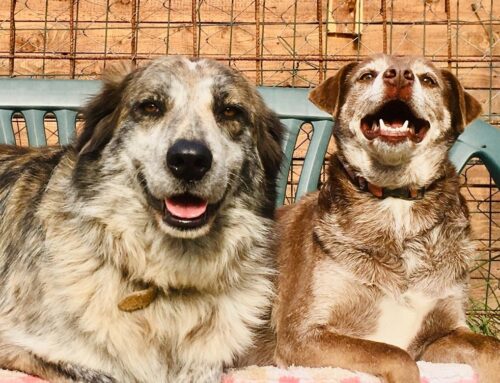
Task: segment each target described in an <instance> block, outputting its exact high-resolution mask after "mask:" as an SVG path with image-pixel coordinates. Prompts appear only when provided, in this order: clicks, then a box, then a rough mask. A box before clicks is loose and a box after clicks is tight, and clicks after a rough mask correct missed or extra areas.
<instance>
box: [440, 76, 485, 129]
mask: <svg viewBox="0 0 500 383" xmlns="http://www.w3.org/2000/svg"><path fill="white" fill-rule="evenodd" d="M441 75H442V76H443V78H444V80H445V82H446V83H447V85H448V86H447V93H448V94H446V95H445V96H446V97H445V99H446V100H447V102H448V106H449V110H450V113H451V124H452V126H453V127H454V128H455V129H456V130H457V132H458V133H462V132H463V131H464V128H465V126H466V125H467V124H468V123H469V122H471V121H472V120H474V119H475V118H477V117H478V116H479V115H480V114H481V111H482V108H481V104H479V102H478V101H477V100H476V99H475V98H474V97H472V96H471V95H470V94H469V93H467V92H466V91H464V89H463V87H462V84H460V82H459V81H458V79H457V78H456V77H455V76H454V75H453V74H452V73H451V72H448V71H447V70H444V69H442V70H441Z"/></svg>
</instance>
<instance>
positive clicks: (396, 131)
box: [379, 119, 410, 136]
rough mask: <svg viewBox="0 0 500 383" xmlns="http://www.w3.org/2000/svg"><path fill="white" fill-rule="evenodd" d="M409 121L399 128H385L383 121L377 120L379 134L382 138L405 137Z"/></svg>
mask: <svg viewBox="0 0 500 383" xmlns="http://www.w3.org/2000/svg"><path fill="white" fill-rule="evenodd" d="M409 124H410V123H409V121H408V120H406V121H405V122H404V124H403V125H402V126H400V127H397V128H396V127H392V126H387V125H386V124H385V123H384V120H382V119H380V120H379V126H380V134H381V135H383V136H406V135H407V134H408V131H409V130H410V128H408V125H409Z"/></svg>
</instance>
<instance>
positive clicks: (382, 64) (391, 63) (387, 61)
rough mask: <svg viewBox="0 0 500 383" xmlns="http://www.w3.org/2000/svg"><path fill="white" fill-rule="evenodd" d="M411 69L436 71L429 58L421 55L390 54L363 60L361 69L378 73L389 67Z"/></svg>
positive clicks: (360, 65)
mask: <svg viewBox="0 0 500 383" xmlns="http://www.w3.org/2000/svg"><path fill="white" fill-rule="evenodd" d="M391 67H396V68H404V69H411V70H412V71H413V72H414V73H426V72H436V68H435V66H434V65H433V64H432V63H431V62H430V61H428V60H426V59H425V58H423V57H419V56H390V55H385V54H380V55H375V56H372V57H370V58H369V59H367V60H365V61H363V62H361V63H360V64H359V66H358V69H359V70H366V69H368V70H374V71H376V72H378V73H381V72H383V71H385V70H386V69H388V68H391Z"/></svg>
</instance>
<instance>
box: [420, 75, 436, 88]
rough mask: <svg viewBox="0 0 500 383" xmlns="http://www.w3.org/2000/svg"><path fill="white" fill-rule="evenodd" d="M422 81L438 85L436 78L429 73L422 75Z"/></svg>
mask: <svg viewBox="0 0 500 383" xmlns="http://www.w3.org/2000/svg"><path fill="white" fill-rule="evenodd" d="M422 82H423V83H424V84H426V85H430V86H434V85H436V80H434V79H433V78H432V77H431V76H429V75H424V76H423V77H422Z"/></svg>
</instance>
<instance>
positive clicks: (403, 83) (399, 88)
mask: <svg viewBox="0 0 500 383" xmlns="http://www.w3.org/2000/svg"><path fill="white" fill-rule="evenodd" d="M383 79H384V84H385V85H386V97H387V98H389V99H393V98H399V99H402V100H408V99H409V98H410V97H411V91H412V87H413V82H414V80H415V75H414V74H413V71H412V70H411V69H407V68H404V69H402V68H396V67H391V68H389V69H386V70H385V72H384V74H383Z"/></svg>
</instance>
